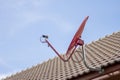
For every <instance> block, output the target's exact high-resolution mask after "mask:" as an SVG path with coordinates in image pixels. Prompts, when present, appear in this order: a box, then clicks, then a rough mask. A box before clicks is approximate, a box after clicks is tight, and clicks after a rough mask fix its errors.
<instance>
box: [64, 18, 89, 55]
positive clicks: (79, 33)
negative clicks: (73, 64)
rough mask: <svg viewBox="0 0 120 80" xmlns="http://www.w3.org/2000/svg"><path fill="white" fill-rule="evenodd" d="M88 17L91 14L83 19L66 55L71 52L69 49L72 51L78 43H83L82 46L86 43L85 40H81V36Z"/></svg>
mask: <svg viewBox="0 0 120 80" xmlns="http://www.w3.org/2000/svg"><path fill="white" fill-rule="evenodd" d="M88 18H89V16H87V17H86V18H85V19H84V20H83V22H82V24H81V25H80V27H79V29H78V30H77V32H76V33H75V35H74V37H73V39H72V41H71V43H70V45H69V47H68V50H67V52H66V55H68V54H70V52H69V51H71V50H72V49H73V47H75V46H77V45H81V46H82V45H83V44H84V41H83V40H81V39H80V38H81V35H82V32H83V29H84V27H85V24H86V22H87V20H88Z"/></svg>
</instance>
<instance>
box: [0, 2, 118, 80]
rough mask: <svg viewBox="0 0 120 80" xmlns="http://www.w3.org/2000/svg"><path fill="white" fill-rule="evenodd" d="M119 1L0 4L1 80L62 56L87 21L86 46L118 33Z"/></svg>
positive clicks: (83, 36) (83, 35)
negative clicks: (43, 37)
mask: <svg viewBox="0 0 120 80" xmlns="http://www.w3.org/2000/svg"><path fill="white" fill-rule="evenodd" d="M119 8H120V0H92V1H90V0H0V79H1V78H4V77H6V76H9V75H11V74H15V73H16V72H20V71H21V70H25V69H27V68H30V67H32V66H35V65H37V64H40V63H42V62H44V61H47V60H49V59H50V58H54V57H55V56H57V55H56V54H55V53H54V52H53V51H52V49H51V48H49V47H48V46H47V44H42V43H41V42H40V37H41V35H43V34H47V35H48V36H49V41H50V42H51V43H52V45H53V46H54V47H55V48H56V49H57V51H58V52H59V53H65V52H66V50H67V47H68V46H69V43H70V41H71V39H72V37H73V36H74V34H75V32H76V30H77V29H78V27H79V25H80V24H81V22H82V21H83V19H84V18H85V17H86V16H89V19H88V21H87V23H86V26H85V28H84V31H83V34H82V39H83V40H84V42H85V44H88V43H91V42H92V41H96V40H98V39H99V38H102V37H104V36H106V35H110V34H112V33H113V32H118V31H120V9H119Z"/></svg>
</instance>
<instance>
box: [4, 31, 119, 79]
mask: <svg viewBox="0 0 120 80" xmlns="http://www.w3.org/2000/svg"><path fill="white" fill-rule="evenodd" d="M85 51H86V58H87V59H86V60H87V64H88V65H89V66H90V67H107V66H111V65H114V64H115V63H116V62H120V32H117V33H113V34H112V35H109V36H105V37H104V38H101V39H99V40H98V41H94V42H92V43H90V44H87V45H85ZM62 56H63V57H65V55H62ZM82 59H83V58H82V54H81V48H80V47H79V48H78V49H77V50H76V51H75V53H74V55H73V56H72V58H71V59H70V60H69V61H68V62H63V61H62V60H60V58H58V57H55V58H53V59H49V60H48V61H47V62H43V63H42V64H38V65H36V66H33V67H32V68H29V69H26V70H24V71H21V72H19V73H16V74H14V75H12V76H10V77H7V78H6V79H4V80H66V79H72V78H75V77H78V76H83V75H85V74H88V73H90V72H91V71H90V70H89V69H88V68H87V67H86V66H85V65H84V63H83V62H80V61H81V60H82ZM73 61H74V62H73Z"/></svg>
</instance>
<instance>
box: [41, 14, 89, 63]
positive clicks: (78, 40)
mask: <svg viewBox="0 0 120 80" xmlns="http://www.w3.org/2000/svg"><path fill="white" fill-rule="evenodd" d="M88 18H89V16H87V17H86V18H85V19H84V20H83V22H82V24H81V25H80V27H79V28H78V30H77V32H76V33H75V36H74V37H73V39H72V41H71V43H70V45H69V47H68V50H67V51H66V55H67V57H68V58H67V59H64V58H63V57H62V56H61V55H60V54H59V53H58V52H57V50H56V49H55V48H54V47H53V46H52V45H51V44H50V42H49V41H48V40H47V39H48V36H47V35H43V36H42V37H41V38H40V41H41V42H42V43H47V44H48V46H50V47H51V48H52V49H53V51H54V52H55V53H56V54H57V55H58V56H59V57H60V58H61V59H62V60H63V61H64V62H66V61H68V60H69V59H70V58H71V56H72V54H73V53H74V51H75V50H76V48H77V46H78V45H79V46H82V45H84V41H83V40H81V35H82V32H83V29H84V27H85V24H86V22H87V20H88ZM42 38H44V39H45V40H44V41H43V39H42ZM68 54H69V56H68Z"/></svg>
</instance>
